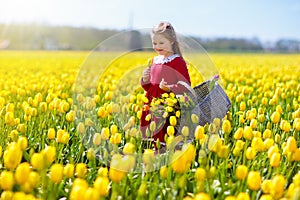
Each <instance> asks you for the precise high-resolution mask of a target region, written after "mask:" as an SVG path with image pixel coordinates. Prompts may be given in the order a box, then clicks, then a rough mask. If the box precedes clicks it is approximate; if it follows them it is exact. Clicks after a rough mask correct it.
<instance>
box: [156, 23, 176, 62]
mask: <svg viewBox="0 0 300 200" xmlns="http://www.w3.org/2000/svg"><path fill="white" fill-rule="evenodd" d="M154 34H161V35H163V36H164V37H165V38H167V39H168V40H169V41H170V42H172V43H173V44H172V50H173V52H174V53H176V54H179V55H180V56H182V53H181V51H180V48H179V43H178V40H177V37H176V33H175V30H174V28H173V26H172V25H171V24H170V23H169V22H160V23H159V24H158V25H157V26H155V27H154V28H153V29H152V34H151V36H153V35H154Z"/></svg>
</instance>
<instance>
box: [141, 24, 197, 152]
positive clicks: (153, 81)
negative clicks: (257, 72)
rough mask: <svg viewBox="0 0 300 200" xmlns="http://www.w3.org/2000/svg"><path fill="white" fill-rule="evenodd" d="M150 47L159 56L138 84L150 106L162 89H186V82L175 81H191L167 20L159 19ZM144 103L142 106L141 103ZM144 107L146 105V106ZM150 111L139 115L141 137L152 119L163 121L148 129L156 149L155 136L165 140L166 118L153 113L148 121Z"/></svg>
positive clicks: (167, 122)
mask: <svg viewBox="0 0 300 200" xmlns="http://www.w3.org/2000/svg"><path fill="white" fill-rule="evenodd" d="M151 39H152V45H153V49H154V50H155V51H156V52H157V53H158V56H156V57H154V58H153V60H152V65H151V66H150V67H148V68H146V69H145V70H144V71H143V74H142V79H141V85H142V87H143V88H144V90H145V91H146V97H147V98H148V100H149V102H148V103H145V104H146V105H148V106H150V103H151V101H152V99H153V98H159V97H161V95H162V94H163V93H171V92H173V93H174V94H183V93H184V92H186V91H187V89H186V88H185V86H183V85H182V84H178V81H184V82H186V83H187V84H189V85H190V84H191V81H190V76H189V73H188V69H187V65H186V63H185V61H184V59H183V58H182V54H181V51H180V49H179V45H178V41H177V37H176V33H175V31H174V28H173V27H172V25H171V24H170V23H168V22H161V23H159V24H158V25H157V26H156V27H155V28H154V29H153V30H152V34H151ZM144 107H145V106H144ZM146 107H147V106H146ZM149 113H151V111H150V110H148V109H144V110H143V112H142V116H141V122H140V125H141V131H142V134H143V137H145V136H146V135H147V134H146V132H147V129H148V131H149V124H150V123H151V121H155V122H156V125H158V124H161V122H163V125H162V126H161V127H160V128H157V129H156V130H155V131H154V133H151V138H153V142H154V147H155V149H156V141H157V139H158V140H159V141H160V142H161V144H164V142H165V141H164V136H165V134H166V130H167V127H168V125H169V120H166V119H164V118H163V117H162V116H152V118H151V120H149V121H147V120H146V119H145V117H146V116H147V115H148V114H149Z"/></svg>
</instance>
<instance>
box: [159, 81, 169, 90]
mask: <svg viewBox="0 0 300 200" xmlns="http://www.w3.org/2000/svg"><path fill="white" fill-rule="evenodd" d="M159 87H160V89H162V90H163V91H166V92H170V91H171V90H170V88H169V87H168V86H167V83H166V82H165V80H164V79H162V80H161V82H160V83H159Z"/></svg>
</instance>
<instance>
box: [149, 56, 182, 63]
mask: <svg viewBox="0 0 300 200" xmlns="http://www.w3.org/2000/svg"><path fill="white" fill-rule="evenodd" d="M177 57H180V55H179V54H173V55H171V56H168V57H164V56H163V55H159V56H155V57H154V58H153V63H154V64H165V63H168V62H171V61H172V60H174V59H175V58H177Z"/></svg>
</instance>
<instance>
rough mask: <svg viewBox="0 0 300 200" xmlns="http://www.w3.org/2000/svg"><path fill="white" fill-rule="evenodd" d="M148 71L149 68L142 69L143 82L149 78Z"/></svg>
mask: <svg viewBox="0 0 300 200" xmlns="http://www.w3.org/2000/svg"><path fill="white" fill-rule="evenodd" d="M150 71H151V68H150V67H147V68H146V69H145V70H144V71H143V82H148V81H149V80H150Z"/></svg>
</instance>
